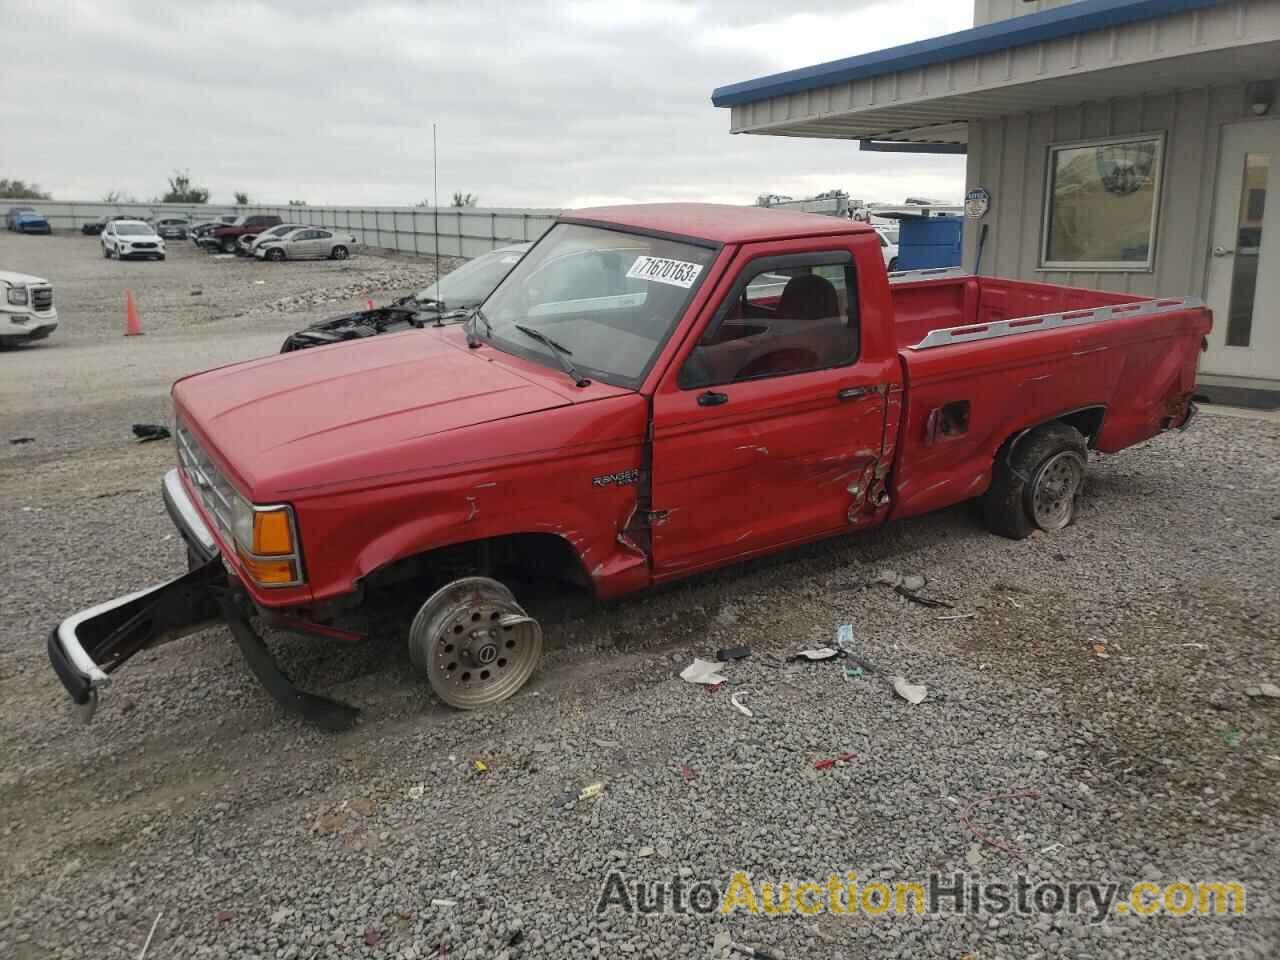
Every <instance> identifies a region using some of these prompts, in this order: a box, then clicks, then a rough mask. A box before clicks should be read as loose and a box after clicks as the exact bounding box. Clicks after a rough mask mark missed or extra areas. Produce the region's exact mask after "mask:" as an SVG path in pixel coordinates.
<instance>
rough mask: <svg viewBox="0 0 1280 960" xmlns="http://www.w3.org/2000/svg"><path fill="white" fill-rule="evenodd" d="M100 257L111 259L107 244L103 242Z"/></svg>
mask: <svg viewBox="0 0 1280 960" xmlns="http://www.w3.org/2000/svg"><path fill="white" fill-rule="evenodd" d="M102 259H103V260H110V259H111V251H110V250H108V249H107V245H106V244H105V243H104V244H103V245H102Z"/></svg>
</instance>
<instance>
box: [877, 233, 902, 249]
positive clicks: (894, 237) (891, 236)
mask: <svg viewBox="0 0 1280 960" xmlns="http://www.w3.org/2000/svg"><path fill="white" fill-rule="evenodd" d="M878 232H879V234H880V236H882V237H884V238H885V239H886V240H888V241H889V242H890V243H891V244H893V245H894V246H895V247H896V246H897V245H898V231H897V230H887V229H886V230H880V231H878Z"/></svg>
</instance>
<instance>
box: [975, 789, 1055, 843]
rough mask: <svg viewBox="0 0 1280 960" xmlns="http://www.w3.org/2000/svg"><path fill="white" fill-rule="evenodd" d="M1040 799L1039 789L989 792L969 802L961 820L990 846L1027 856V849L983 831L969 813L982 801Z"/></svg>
mask: <svg viewBox="0 0 1280 960" xmlns="http://www.w3.org/2000/svg"><path fill="white" fill-rule="evenodd" d="M1039 799H1040V791H1039V790H1019V791H1018V792H1016V793H993V794H989V795H988V796H985V797H979V798H978V799H977V800H974V801H972V802H971V803H969V804H968V806H966V807H965V808H964V809H963V810H961V811H960V822H961V823H963V824H964V825H965V827H967V828H968V830H969V832H970V833H972V834H973V835H974V836H975V837H977V838H978V839H979V840H981V841H982V842H983V843H985V844H987V845H988V846H992V847H995V848H996V849H997V850H1003V851H1004V852H1005V853H1011V854H1013V855H1014V856H1015V857H1025V856H1026V855H1027V851H1026V850H1024V849H1022V847H1014V846H1010V845H1009V844H1007V843H1005V842H1004V841H1002V840H996V839H995V838H993V837H989V836H987V835H986V834H985V833H983V832H982V831H981V830H979V829H978V828H977V827H975V826H974V825H973V822H972V821H971V820H970V819H969V814H970V813H972V812H973V809H974V807H976V806H978V804H980V803H994V802H995V801H997V800H1039Z"/></svg>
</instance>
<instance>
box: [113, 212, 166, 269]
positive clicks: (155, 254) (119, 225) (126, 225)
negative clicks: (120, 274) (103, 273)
mask: <svg viewBox="0 0 1280 960" xmlns="http://www.w3.org/2000/svg"><path fill="white" fill-rule="evenodd" d="M98 239H99V240H100V241H101V243H102V256H103V257H105V258H110V257H115V259H117V260H126V259H128V258H129V257H142V258H144V259H152V258H154V259H156V260H163V259H164V240H163V239H162V238H161V237H160V236H159V235H158V234H157V233H156V232H155V231H154V230H152V229H151V224H149V223H147V222H146V221H144V220H112V221H111V222H110V223H108V224H107V226H106V228H105V229H104V230H103V231H102V235H101V236H100V237H99V238H98Z"/></svg>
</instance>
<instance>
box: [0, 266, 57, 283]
mask: <svg viewBox="0 0 1280 960" xmlns="http://www.w3.org/2000/svg"><path fill="white" fill-rule="evenodd" d="M0 283H7V284H8V285H9V286H11V287H30V286H36V285H38V284H43V285H45V286H48V285H49V281H48V280H45V279H43V278H41V277H33V276H31V274H29V273H14V272H13V271H12V270H0Z"/></svg>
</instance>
